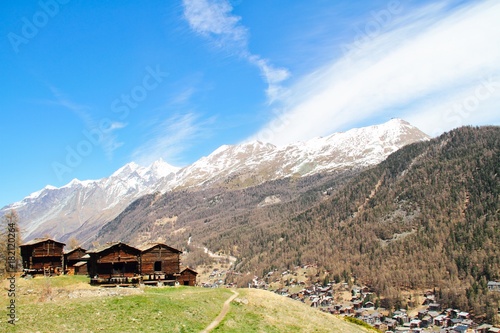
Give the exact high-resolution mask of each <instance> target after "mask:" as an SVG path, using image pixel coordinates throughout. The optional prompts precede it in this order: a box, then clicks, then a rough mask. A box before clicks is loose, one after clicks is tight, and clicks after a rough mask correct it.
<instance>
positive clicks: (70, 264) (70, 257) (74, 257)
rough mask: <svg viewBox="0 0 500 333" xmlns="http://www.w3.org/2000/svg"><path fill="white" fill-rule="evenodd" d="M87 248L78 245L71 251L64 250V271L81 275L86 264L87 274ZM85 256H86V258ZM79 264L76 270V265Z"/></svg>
mask: <svg viewBox="0 0 500 333" xmlns="http://www.w3.org/2000/svg"><path fill="white" fill-rule="evenodd" d="M86 254H87V250H85V249H84V248H82V247H77V248H75V249H73V250H70V251H65V252H64V273H65V274H68V275H79V274H82V270H81V268H82V266H85V273H84V275H87V272H86V271H87V269H86V266H87V260H86V259H87V258H88V256H87V257H85V256H86ZM84 257H85V258H84ZM76 264H78V266H77V267H78V269H76V271H75V265H76Z"/></svg>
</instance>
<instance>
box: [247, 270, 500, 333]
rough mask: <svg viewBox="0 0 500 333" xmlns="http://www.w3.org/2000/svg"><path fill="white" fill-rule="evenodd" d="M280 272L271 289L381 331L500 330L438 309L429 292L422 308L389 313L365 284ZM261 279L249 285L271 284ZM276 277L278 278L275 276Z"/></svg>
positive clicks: (491, 286) (496, 286)
mask: <svg viewBox="0 0 500 333" xmlns="http://www.w3.org/2000/svg"><path fill="white" fill-rule="evenodd" d="M276 273H277V272H269V273H268V274H267V276H266V277H267V278H268V279H271V277H273V276H275V275H276ZM278 274H279V273H278ZM281 276H282V277H285V281H284V283H283V285H284V286H283V287H281V288H278V289H276V290H274V292H275V293H277V294H279V295H282V296H285V297H289V298H291V299H294V300H297V301H300V302H303V303H305V304H308V305H310V306H311V307H315V308H318V309H319V310H321V311H324V312H328V313H331V314H336V315H341V316H351V317H355V318H358V319H360V320H362V321H364V322H366V323H367V324H369V325H371V326H373V327H375V328H377V329H378V330H380V331H382V332H407V333H417V332H418V333H424V332H440V333H445V332H448V333H500V328H497V327H494V326H492V325H489V324H481V325H478V324H476V323H474V321H473V320H472V318H471V316H470V314H469V313H467V312H465V311H461V310H457V309H445V310H443V309H441V305H440V304H438V303H436V299H435V296H434V294H433V293H432V292H427V293H426V294H425V295H424V299H425V300H424V302H423V304H420V305H421V306H420V308H421V310H420V311H418V313H416V314H415V315H414V316H411V315H409V313H408V312H407V311H406V310H405V309H401V310H398V311H394V312H393V313H389V311H387V310H385V309H383V308H377V307H376V306H377V304H374V302H373V301H372V300H373V299H374V297H373V295H372V293H371V290H370V288H369V287H367V286H352V287H349V285H348V284H347V283H338V284H335V283H328V284H326V285H322V284H319V283H315V284H310V283H307V284H306V283H305V282H303V281H299V280H298V279H297V273H296V272H290V271H284V272H282V273H281ZM290 276H293V278H290ZM266 277H265V278H266ZM286 277H289V278H286ZM317 277H318V276H316V278H317ZM265 278H264V279H265ZM264 279H261V278H258V277H254V279H253V281H252V283H251V284H250V285H249V287H252V288H260V289H270V285H269V284H268V283H267V282H266V281H265V280H264ZM277 281H279V279H276V280H275V282H277ZM297 290H298V291H297ZM488 290H489V291H490V292H497V291H498V292H500V283H499V282H493V281H491V282H489V283H488ZM346 292H347V293H346ZM342 293H343V294H344V295H347V294H348V295H350V299H349V300H347V299H345V298H343V297H341V296H340V295H341V294H342ZM415 306H417V304H415Z"/></svg>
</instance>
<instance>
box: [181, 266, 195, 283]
mask: <svg viewBox="0 0 500 333" xmlns="http://www.w3.org/2000/svg"><path fill="white" fill-rule="evenodd" d="M197 275H198V273H197V272H196V271H194V270H192V269H191V268H189V267H185V268H183V269H182V271H181V274H180V276H179V277H178V278H177V281H178V282H179V284H181V285H183V286H193V287H194V286H195V285H196V276H197Z"/></svg>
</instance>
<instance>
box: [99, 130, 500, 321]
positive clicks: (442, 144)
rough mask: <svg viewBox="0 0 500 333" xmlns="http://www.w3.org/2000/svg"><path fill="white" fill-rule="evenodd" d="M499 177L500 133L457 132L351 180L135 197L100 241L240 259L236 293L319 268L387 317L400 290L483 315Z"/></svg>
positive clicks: (498, 212) (318, 177)
mask: <svg viewBox="0 0 500 333" xmlns="http://www.w3.org/2000/svg"><path fill="white" fill-rule="evenodd" d="M499 174H500V127H481V128H472V127H464V128H460V129H457V130H454V131H451V132H449V133H445V134H443V135H442V136H440V137H439V138H436V139H432V140H430V141H426V142H418V143H414V144H411V145H408V146H406V147H404V148H402V149H400V150H398V151H397V152H395V153H393V154H391V155H390V156H389V157H388V158H387V159H386V160H384V161H383V162H382V163H380V164H378V165H376V166H373V167H370V168H367V169H365V170H352V171H351V173H350V174H348V173H342V172H339V173H335V172H333V173H332V172H331V173H319V174H315V175H312V176H304V177H301V178H293V177H291V178H285V179H278V180H274V181H269V182H266V183H263V184H261V185H258V186H254V187H248V188H245V189H234V190H227V189H223V188H217V187H211V188H207V189H204V190H198V191H176V192H169V193H165V194H163V195H162V194H160V193H158V194H155V195H148V196H144V197H142V198H140V199H139V200H137V201H135V202H134V203H133V204H132V205H130V206H129V207H128V208H127V209H126V210H125V211H124V212H122V213H121V214H120V215H119V216H118V217H117V218H116V219H114V220H112V221H110V222H109V223H107V224H106V225H105V226H104V227H103V228H102V229H101V230H100V231H99V233H98V234H97V236H98V237H97V241H99V242H106V241H110V240H115V239H114V237H117V236H120V237H125V238H126V240H127V241H130V242H131V243H134V244H138V243H141V242H143V241H144V240H146V239H153V240H161V241H167V242H169V243H172V244H175V245H176V246H186V243H187V241H188V240H190V241H191V243H196V244H198V245H203V246H206V247H208V248H209V249H211V250H212V251H214V252H217V251H221V252H224V253H226V254H229V255H233V256H235V257H237V258H238V261H237V264H236V266H235V269H236V270H237V271H238V272H239V273H241V274H240V275H238V274H235V275H234V276H235V277H236V282H238V279H239V278H240V277H241V278H244V277H247V276H254V275H257V276H261V277H263V276H265V274H266V273H267V272H269V271H270V270H273V269H275V268H278V269H283V270H284V269H290V268H293V267H295V266H296V265H306V264H316V265H318V266H319V267H320V268H321V269H323V270H324V271H327V272H329V274H330V278H331V279H332V280H333V279H334V280H342V279H346V280H347V279H349V278H354V279H355V280H356V283H359V284H367V285H369V286H370V287H371V288H373V290H374V291H375V294H376V295H379V296H382V298H383V301H384V302H385V303H384V306H385V307H388V308H396V309H398V308H400V307H401V306H404V304H405V303H406V302H409V301H412V300H404V299H402V298H401V291H402V290H406V291H408V290H425V289H433V288H436V290H438V291H439V292H438V293H437V295H438V297H439V299H438V302H440V303H442V304H444V305H445V306H446V307H451V308H460V309H469V310H470V311H472V312H473V313H475V314H476V315H483V314H486V313H487V312H488V309H492V308H493V307H492V305H491V304H497V302H498V300H495V299H492V298H491V297H492V296H494V295H492V293H488V289H487V282H488V281H495V280H499V279H500V259H499V258H500V180H499V178H498V177H499ZM159 238H161V239H159ZM247 273H248V275H247ZM495 302H496V303H495Z"/></svg>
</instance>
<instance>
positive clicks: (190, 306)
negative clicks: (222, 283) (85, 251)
mask: <svg viewBox="0 0 500 333" xmlns="http://www.w3.org/2000/svg"><path fill="white" fill-rule="evenodd" d="M87 281H88V280H87V278H84V277H78V276H61V277H53V278H35V279H31V280H24V279H20V278H18V281H17V284H18V285H17V288H16V291H17V294H18V296H17V299H16V311H17V317H18V318H19V320H18V321H16V324H15V326H14V327H12V325H10V324H8V323H7V319H8V318H7V310H6V305H7V304H8V298H7V290H6V287H7V283H3V288H2V289H3V291H4V292H3V293H2V296H1V297H0V299H1V300H2V310H1V311H0V313H1V314H2V317H1V319H0V332H19V333H21V332H26V333H27V332H29V333H35V332H40V333H49V332H50V333H66V332H68V333H69V332H75V333H90V332H94V333H96V332H111V333H115V332H116V333H118V332H120V333H121V332H124V333H125V332H134V333H137V332H141V333H146V332H155V333H158V332H200V331H201V330H203V329H204V328H205V327H206V326H207V325H208V324H210V323H211V322H212V320H213V319H214V318H215V317H217V315H218V314H219V312H220V311H221V308H222V305H223V303H224V301H225V300H226V299H228V298H229V297H230V296H231V295H232V293H231V291H230V290H228V289H224V288H221V289H204V288H194V287H164V288H155V287H150V288H145V289H135V288H118V289H116V288H110V289H103V288H97V287H91V286H89V285H88V283H87ZM238 292H239V293H240V295H239V297H238V298H237V299H236V300H235V301H234V302H233V303H232V304H231V307H230V311H229V313H228V315H227V316H226V318H225V319H224V320H223V321H222V323H221V324H220V325H219V327H217V328H216V329H215V330H214V332H367V331H366V330H365V329H364V328H362V327H359V326H356V325H353V324H350V323H347V322H345V321H343V320H341V319H339V318H336V317H334V316H331V315H328V314H324V313H321V312H319V311H317V310H314V309H311V308H309V307H307V306H305V305H303V304H301V303H299V302H296V301H293V300H290V299H286V298H283V297H281V296H278V295H275V294H272V293H270V292H265V291H261V290H246V289H240V290H238ZM4 305H5V306H4Z"/></svg>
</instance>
